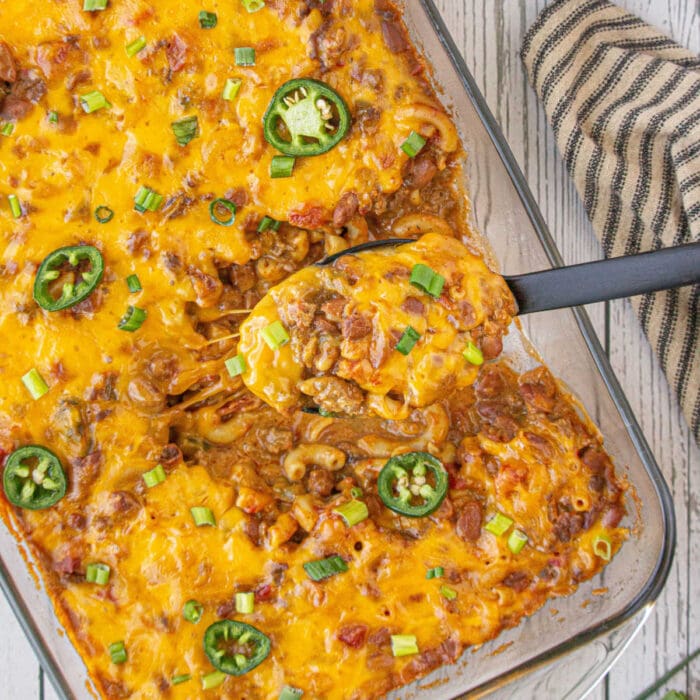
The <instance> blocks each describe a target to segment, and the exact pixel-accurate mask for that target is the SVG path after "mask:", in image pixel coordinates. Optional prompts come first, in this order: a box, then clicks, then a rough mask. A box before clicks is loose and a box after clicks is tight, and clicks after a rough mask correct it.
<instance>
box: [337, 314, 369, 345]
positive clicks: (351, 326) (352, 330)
mask: <svg viewBox="0 0 700 700" xmlns="http://www.w3.org/2000/svg"><path fill="white" fill-rule="evenodd" d="M342 331H343V337H345V338H347V339H348V340H359V339H360V338H365V337H366V336H368V335H369V334H370V333H371V332H372V321H370V319H369V318H367V316H365V315H363V314H361V313H359V312H357V311H356V312H354V313H352V314H350V316H347V317H346V318H344V319H343V326H342Z"/></svg>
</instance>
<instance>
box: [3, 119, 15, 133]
mask: <svg viewBox="0 0 700 700" xmlns="http://www.w3.org/2000/svg"><path fill="white" fill-rule="evenodd" d="M14 130H15V125H14V124H13V123H12V122H7V123H6V124H3V125H2V129H0V134H2V135H3V136H12V132H13V131H14Z"/></svg>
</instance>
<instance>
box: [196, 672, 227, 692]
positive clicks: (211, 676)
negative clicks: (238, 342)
mask: <svg viewBox="0 0 700 700" xmlns="http://www.w3.org/2000/svg"><path fill="white" fill-rule="evenodd" d="M225 680H226V674H225V673H224V672H223V671H212V672H211V673H207V675H206V676H202V689H203V690H211V689H212V688H216V687H218V686H220V685H221V684H222V683H223V682H224V681H225Z"/></svg>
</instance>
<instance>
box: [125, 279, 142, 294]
mask: <svg viewBox="0 0 700 700" xmlns="http://www.w3.org/2000/svg"><path fill="white" fill-rule="evenodd" d="M126 286H127V287H128V288H129V291H130V292H131V293H132V294H135V293H136V292H140V291H141V290H142V289H143V287H142V286H141V280H140V279H139V276H138V275H129V276H128V277H127V278H126Z"/></svg>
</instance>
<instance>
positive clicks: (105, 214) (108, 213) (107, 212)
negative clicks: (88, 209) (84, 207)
mask: <svg viewBox="0 0 700 700" xmlns="http://www.w3.org/2000/svg"><path fill="white" fill-rule="evenodd" d="M95 218H96V219H97V221H98V222H99V223H101V224H106V223H107V222H108V221H111V220H112V219H113V218H114V212H113V211H112V210H111V209H110V208H109V207H108V206H105V205H104V204H100V206H99V207H97V209H95Z"/></svg>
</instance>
